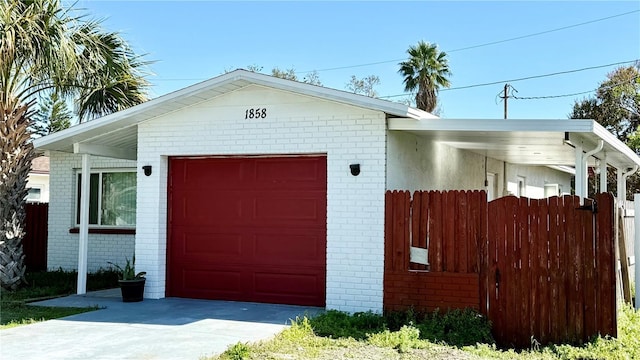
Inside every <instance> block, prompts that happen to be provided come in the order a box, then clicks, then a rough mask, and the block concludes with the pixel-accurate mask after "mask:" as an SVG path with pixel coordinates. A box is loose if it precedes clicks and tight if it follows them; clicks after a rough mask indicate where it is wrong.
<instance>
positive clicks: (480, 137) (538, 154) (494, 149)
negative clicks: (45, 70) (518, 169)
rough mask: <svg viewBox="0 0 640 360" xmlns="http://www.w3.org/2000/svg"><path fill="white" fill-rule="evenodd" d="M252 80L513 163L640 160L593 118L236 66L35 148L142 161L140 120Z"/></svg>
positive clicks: (621, 164)
mask: <svg viewBox="0 0 640 360" xmlns="http://www.w3.org/2000/svg"><path fill="white" fill-rule="evenodd" d="M252 84H254V85H260V86H265V87H270V88H275V89H279V90H283V91H289V92H293V93H296V94H302V95H307V96H312V97H316V98H319V99H324V100H329V101H335V102H338V103H343V104H347V105H351V106H357V107H362V108H366V109H371V110H377V111H382V112H384V113H386V114H387V117H388V128H389V130H395V131H408V132H411V133H415V134H417V135H419V136H424V137H428V138H431V139H434V140H436V141H440V142H442V143H445V144H448V145H450V146H453V147H456V148H459V149H464V150H469V151H473V152H476V153H479V154H481V155H486V156H489V157H492V158H495V159H499V160H504V161H507V162H509V163H512V164H527V165H551V166H574V165H575V151H573V148H572V147H573V146H576V145H579V146H582V148H583V149H584V151H589V150H591V149H593V148H595V147H596V146H597V144H598V142H599V140H603V142H604V149H603V151H601V152H600V153H599V154H596V155H595V157H599V158H602V154H606V158H607V163H609V164H611V165H613V166H615V167H617V168H622V169H626V168H631V167H633V166H634V165H640V158H639V157H638V156H637V155H636V154H635V153H634V152H633V151H632V150H631V149H629V147H627V146H626V145H625V144H624V143H622V142H621V141H619V140H618V139H617V138H616V137H615V136H613V135H612V134H611V133H609V132H608V131H607V130H606V129H604V128H603V127H602V126H601V125H599V124H598V123H596V122H595V121H593V120H571V119H557V120H556V119H554V120H547V119H533V120H514V119H509V120H493V119H492V120H489V119H440V118H438V117H436V116H434V115H432V114H430V113H428V112H425V111H422V110H418V109H414V108H412V107H409V106H406V105H403V104H400V103H395V102H391V101H387V100H381V99H375V98H371V97H367V96H362V95H356V94H352V93H348V92H345V91H340V90H335V89H329V88H326V87H322V86H315V85H310V84H305V83H300V82H297V81H291V80H284V79H279V78H275V77H272V76H268V75H264V74H259V73H254V72H250V71H246V70H235V71H233V72H230V73H227V74H224V75H221V76H218V77H215V78H213V79H210V80H207V81H204V82H201V83H198V84H195V85H192V86H189V87H187V88H184V89H182V90H178V91H175V92H172V93H169V94H167V95H163V96H161V97H158V98H156V99H153V100H150V101H147V102H145V103H143V104H140V105H137V106H134V107H131V108H129V109H126V110H123V111H119V112H116V113H113V114H111V115H107V116H104V117H102V118H99V119H96V120H93V121H89V122H85V123H82V124H79V125H76V126H73V127H71V128H69V129H66V130H63V131H60V132H57V133H54V134H51V135H48V136H45V137H42V138H39V139H36V140H34V146H35V147H36V149H38V150H41V151H47V150H50V151H63V152H76V153H89V154H93V155H102V156H109V157H114V158H123V159H136V158H137V147H138V131H137V125H138V124H139V123H142V122H145V121H149V120H152V119H153V118H155V117H158V116H161V115H165V114H168V113H171V112H174V111H178V110H180V109H182V108H186V107H189V106H193V105H195V104H198V103H201V102H203V101H207V100H210V99H212V98H215V97H217V96H220V95H223V94H226V93H229V92H232V91H235V90H238V89H241V88H243V87H245V86H248V85H252Z"/></svg>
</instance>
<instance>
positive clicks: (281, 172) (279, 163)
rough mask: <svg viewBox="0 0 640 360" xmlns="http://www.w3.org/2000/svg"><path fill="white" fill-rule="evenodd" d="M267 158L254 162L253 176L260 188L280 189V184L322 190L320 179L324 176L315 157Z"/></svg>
mask: <svg viewBox="0 0 640 360" xmlns="http://www.w3.org/2000/svg"><path fill="white" fill-rule="evenodd" d="M289 160H290V159H287V158H282V159H268V160H265V161H262V162H258V163H256V167H255V176H256V179H255V180H256V182H257V183H258V186H259V187H260V188H262V189H272V188H273V189H281V188H282V184H286V185H287V188H289V189H291V188H305V189H319V190H322V188H323V185H322V182H321V181H318V180H322V178H323V177H324V176H326V174H325V171H323V170H322V164H319V163H318V162H317V161H315V158H308V159H299V160H298V161H296V162H292V161H289Z"/></svg>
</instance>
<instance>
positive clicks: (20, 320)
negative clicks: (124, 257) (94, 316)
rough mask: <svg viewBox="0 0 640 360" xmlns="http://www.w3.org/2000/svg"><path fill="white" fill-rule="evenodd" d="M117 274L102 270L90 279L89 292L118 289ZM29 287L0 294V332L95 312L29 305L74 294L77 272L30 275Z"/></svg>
mask: <svg viewBox="0 0 640 360" xmlns="http://www.w3.org/2000/svg"><path fill="white" fill-rule="evenodd" d="M117 280H118V274H117V273H116V272H115V271H112V270H100V271H98V272H96V273H92V274H89V275H88V276H87V290H89V291H94V290H100V289H108V288H113V287H117V286H118V281H117ZM27 282H28V284H27V285H25V286H22V287H21V288H19V289H18V290H16V291H6V290H2V291H1V292H0V329H6V328H11V327H15V326H19V325H25V324H32V323H34V322H39V321H44V320H50V319H56V318H60V317H65V316H69V315H74V314H79V313H83V312H87V311H92V310H96V309H97V308H95V307H90V308H69V307H45V306H32V305H29V303H30V302H33V301H38V300H45V299H49V298H54V297H59V296H65V295H70V294H73V293H75V291H76V284H77V273H76V272H75V271H63V270H58V271H48V272H35V273H29V274H27Z"/></svg>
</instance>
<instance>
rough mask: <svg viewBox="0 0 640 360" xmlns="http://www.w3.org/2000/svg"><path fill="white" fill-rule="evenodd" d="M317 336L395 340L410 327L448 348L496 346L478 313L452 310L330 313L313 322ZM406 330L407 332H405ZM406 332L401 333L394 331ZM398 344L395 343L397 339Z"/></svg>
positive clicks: (331, 311) (489, 325)
mask: <svg viewBox="0 0 640 360" xmlns="http://www.w3.org/2000/svg"><path fill="white" fill-rule="evenodd" d="M310 323H311V326H312V328H313V331H314V332H315V334H316V335H319V336H327V337H333V338H348V337H351V338H354V339H356V340H362V339H367V338H368V339H372V336H371V335H373V334H384V336H383V337H382V338H378V337H375V336H374V337H373V339H376V340H375V341H392V340H391V337H397V336H404V335H406V333H407V331H408V330H407V329H408V328H407V326H408V327H410V328H414V329H416V331H417V333H418V334H419V338H420V339H425V340H429V341H431V342H437V341H442V342H446V343H447V344H449V345H454V346H465V345H473V344H476V343H493V342H494V341H493V337H492V336H491V324H490V322H489V321H488V320H487V319H486V318H485V317H484V316H482V315H480V314H479V313H478V312H476V311H474V310H471V309H465V310H451V311H447V312H446V313H444V314H440V312H439V311H437V310H436V311H434V312H433V313H428V314H418V313H416V312H415V311H414V310H413V309H409V310H407V311H401V312H390V313H387V314H385V315H384V316H381V315H378V314H375V313H372V312H366V313H355V314H353V315H349V314H347V313H344V312H340V311H335V310H329V311H327V312H326V313H324V314H321V315H319V316H316V317H314V318H313V319H311V320H310ZM403 329H404V330H403ZM401 330H403V331H404V332H403V333H401V334H395V332H398V331H401ZM394 341H395V340H394Z"/></svg>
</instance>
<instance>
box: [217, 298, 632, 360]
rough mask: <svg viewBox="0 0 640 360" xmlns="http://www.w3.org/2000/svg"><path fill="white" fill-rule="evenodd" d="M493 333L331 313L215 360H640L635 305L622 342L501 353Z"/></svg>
mask: <svg viewBox="0 0 640 360" xmlns="http://www.w3.org/2000/svg"><path fill="white" fill-rule="evenodd" d="M488 330H489V324H488V322H487V321H486V320H485V319H483V318H482V317H481V316H479V315H478V314H477V313H475V312H473V311H470V310H465V311H460V310H457V311H451V312H447V313H443V314H440V313H434V314H426V315H417V314H414V313H413V312H411V311H409V312H405V313H395V314H387V315H386V316H381V315H377V314H373V313H358V314H353V315H349V314H346V313H341V312H338V311H327V312H326V313H324V314H322V315H319V316H317V317H314V318H307V317H303V318H301V319H296V321H294V322H293V324H292V326H291V327H290V328H288V329H286V330H284V331H282V332H281V333H279V334H278V335H276V336H275V337H274V338H273V339H270V340H268V341H262V342H258V343H254V344H249V343H237V344H234V345H232V346H230V347H229V348H228V349H227V351H226V352H224V353H223V354H221V355H219V356H217V357H213V358H210V359H219V360H227V359H233V360H248V359H320V360H333V359H380V360H395V359H403V360H406V359H434V360H437V359H515V360H518V359H521V360H525V359H534V360H536V359H539V360H552V359H562V360H565V359H566V360H571V359H576V360H577V359H612V360H617V359H640V311H635V310H633V309H632V308H631V307H629V306H621V308H620V312H619V316H618V337H617V338H603V337H596V338H594V339H593V340H592V341H590V342H588V343H587V344H585V345H583V346H571V345H549V346H545V347H539V346H535V345H534V346H532V348H531V349H526V350H522V351H515V350H504V349H502V350H501V349H498V348H497V347H496V346H495V344H493V341H492V339H491V337H490V332H489V333H487V331H488ZM445 339H446V341H445ZM534 344H535V342H534Z"/></svg>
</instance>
